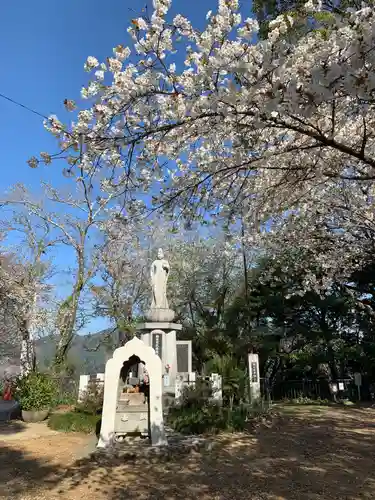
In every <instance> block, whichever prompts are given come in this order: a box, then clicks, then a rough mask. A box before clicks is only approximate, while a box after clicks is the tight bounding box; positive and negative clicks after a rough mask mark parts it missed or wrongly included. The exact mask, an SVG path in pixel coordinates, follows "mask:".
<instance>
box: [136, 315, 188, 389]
mask: <svg viewBox="0 0 375 500" xmlns="http://www.w3.org/2000/svg"><path fill="white" fill-rule="evenodd" d="M137 330H138V331H139V332H140V337H141V340H142V341H143V342H144V343H145V344H146V345H148V346H150V347H152V348H153V349H154V350H155V353H156V354H157V355H158V356H159V357H160V359H161V361H162V369H163V376H164V377H163V392H164V393H166V392H173V393H174V391H175V383H176V376H177V343H176V332H177V331H180V330H182V325H180V324H179V323H168V322H147V323H141V324H139V325H137ZM146 369H147V367H146Z"/></svg>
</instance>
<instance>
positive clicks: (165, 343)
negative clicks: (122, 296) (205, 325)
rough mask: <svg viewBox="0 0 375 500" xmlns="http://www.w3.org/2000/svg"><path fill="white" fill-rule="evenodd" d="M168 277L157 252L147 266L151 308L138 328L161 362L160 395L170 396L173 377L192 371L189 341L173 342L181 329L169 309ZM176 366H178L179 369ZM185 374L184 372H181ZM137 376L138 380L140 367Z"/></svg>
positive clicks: (144, 340)
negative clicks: (161, 380) (148, 268)
mask: <svg viewBox="0 0 375 500" xmlns="http://www.w3.org/2000/svg"><path fill="white" fill-rule="evenodd" d="M169 273H170V265H169V262H168V260H166V259H165V258H164V252H163V250H162V249H161V248H159V250H158V253H157V258H156V260H154V261H153V262H152V264H151V268H150V281H151V291H152V296H151V306H150V309H149V310H148V311H147V312H146V315H145V316H146V319H147V321H146V322H145V323H142V324H139V325H138V326H137V330H138V331H139V332H140V337H141V340H142V341H143V342H144V343H145V344H146V345H148V346H150V347H152V348H153V349H154V350H155V352H156V354H157V355H158V356H159V357H160V359H161V361H162V369H163V392H164V393H174V392H175V384H176V377H177V373H186V374H188V373H189V372H191V371H192V361H191V360H192V351H191V341H177V339H176V334H177V332H178V331H180V330H182V325H181V324H179V323H174V322H173V319H174V317H175V313H174V311H173V310H172V309H170V308H169V304H168V299H167V282H168V277H169ZM179 365H180V366H179ZM185 370H186V371H185ZM138 375H139V376H142V367H141V370H140V373H139V374H138Z"/></svg>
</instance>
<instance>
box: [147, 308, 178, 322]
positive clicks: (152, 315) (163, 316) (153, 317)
mask: <svg viewBox="0 0 375 500" xmlns="http://www.w3.org/2000/svg"><path fill="white" fill-rule="evenodd" d="M174 317H175V312H174V311H172V309H149V310H148V311H147V312H146V318H147V319H148V320H149V321H155V322H158V323H160V322H162V321H167V322H169V321H173V319H174Z"/></svg>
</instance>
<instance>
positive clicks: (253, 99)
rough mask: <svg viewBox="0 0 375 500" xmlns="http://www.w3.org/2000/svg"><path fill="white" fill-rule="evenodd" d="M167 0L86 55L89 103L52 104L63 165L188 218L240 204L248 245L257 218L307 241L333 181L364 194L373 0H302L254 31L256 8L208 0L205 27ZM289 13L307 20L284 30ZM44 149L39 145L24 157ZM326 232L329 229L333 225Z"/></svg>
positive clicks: (336, 259)
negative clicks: (109, 44) (342, 2)
mask: <svg viewBox="0 0 375 500" xmlns="http://www.w3.org/2000/svg"><path fill="white" fill-rule="evenodd" d="M171 3H172V2H171V0H154V1H153V8H154V9H153V12H152V13H150V15H147V12H146V15H145V16H143V17H139V18H138V19H134V20H133V21H132V26H131V27H130V28H129V33H130V35H131V37H132V39H133V44H132V46H131V47H125V46H123V45H118V46H117V47H115V48H114V51H113V56H112V57H110V58H108V60H107V61H106V62H103V63H100V62H99V61H98V60H97V59H96V58H95V57H93V56H90V57H88V59H87V62H86V65H85V67H86V70H87V71H90V72H91V71H93V72H94V75H93V78H92V80H91V81H90V83H89V85H88V86H87V88H84V89H82V97H83V98H85V99H87V100H88V101H89V105H88V107H87V109H84V110H81V111H79V113H78V117H77V120H76V121H75V122H73V123H72V124H71V125H70V126H64V125H63V124H62V123H61V122H60V121H59V120H58V119H57V118H56V117H50V119H49V120H47V121H46V124H45V125H46V128H47V129H48V130H49V131H51V132H52V133H53V134H54V135H55V136H56V137H57V138H58V139H59V141H60V145H61V152H60V153H59V154H58V155H57V157H60V158H61V157H64V158H66V159H67V161H68V162H69V164H70V165H71V167H70V169H71V170H72V171H73V170H75V169H76V170H77V169H80V170H81V171H82V172H93V171H100V172H101V175H102V176H104V179H103V182H102V186H103V189H104V190H105V191H106V192H107V193H109V195H111V193H115V192H118V190H119V189H123V188H124V187H125V188H126V189H128V187H129V186H132V188H133V189H134V191H137V192H138V193H140V196H138V198H137V200H135V199H132V200H131V203H132V207H133V209H136V210H139V211H141V210H142V205H144V203H145V201H144V200H145V199H146V197H145V196H143V195H142V194H145V193H146V194H147V193H149V197H151V196H152V198H153V207H154V209H157V208H163V209H164V210H165V211H167V212H168V213H169V214H171V215H172V216H174V217H184V218H185V220H187V221H188V222H189V221H191V220H194V219H198V220H201V221H202V222H207V214H209V218H210V219H211V220H212V219H215V218H217V217H223V216H225V217H229V218H231V219H232V220H233V222H236V221H237V220H238V216H239V214H241V215H242V217H243V221H244V224H245V227H246V233H245V234H244V238H243V239H244V241H245V242H246V245H248V246H254V245H259V243H260V241H261V243H262V244H263V239H264V228H265V225H267V226H268V227H267V233H270V228H272V229H273V235H274V241H275V238H276V235H279V236H280V242H281V241H284V240H285V238H288V237H290V238H291V239H292V240H294V239H296V238H299V239H301V237H302V236H301V235H303V236H305V235H306V232H308V234H309V236H308V237H307V238H306V244H307V242H315V241H316V236H315V234H314V230H315V229H317V230H318V234H319V231H320V223H321V221H322V220H323V219H324V221H326V222H327V221H329V219H330V218H331V217H332V216H333V217H336V213H337V212H336V208H335V207H337V206H340V205H341V201H340V200H341V194H340V193H337V192H336V191H337V189H336V187H337V186H338V188H339V189H340V186H341V184H342V183H343V182H345V183H347V185H348V186H351V185H354V186H355V189H354V191H353V193H355V194H353V195H351V197H350V198H351V202H352V203H353V206H354V210H355V211H356V212H357V211H358V210H361V208H359V207H360V205H361V203H360V202H359V200H360V199H362V197H363V194H362V193H363V190H365V191H366V193H367V194H366V196H367V200H372V197H373V190H374V180H375V173H374V169H375V157H374V144H375V143H374V120H375V107H374V89H375V79H374V76H373V75H374V74H375V73H374V63H375V52H374V42H375V38H374V37H375V30H374V26H375V14H374V10H373V8H372V7H371V2H370V3H368V4H367V3H366V2H365V3H363V4H362V5H361V7H360V8H358V10H355V9H353V8H352V9H347V10H340V11H337V12H336V11H334V12H330V13H327V12H321V11H320V9H321V6H320V4H319V2H315V0H310V1H309V2H308V3H307V4H306V5H305V7H304V14H303V16H304V17H302V19H301V18H299V19H298V20H296V19H295V18H294V17H293V16H289V15H286V16H284V15H282V16H279V17H277V18H276V19H274V20H273V21H272V22H271V23H270V25H269V33H268V37H267V39H266V40H263V41H256V37H257V33H258V23H257V21H255V20H254V19H251V18H248V19H242V17H241V14H240V12H239V2H238V0H218V7H217V11H216V12H214V13H213V12H209V13H208V14H207V26H206V28H205V29H204V30H203V31H199V30H197V29H195V28H194V27H193V26H192V24H191V22H190V21H189V20H188V19H186V18H185V17H183V16H182V15H176V16H175V17H174V18H172V17H171V16H170V7H171ZM307 21H309V22H307ZM296 22H300V23H301V22H302V24H303V23H305V24H304V25H305V26H306V29H305V31H304V32H303V34H302V35H301V36H298V37H294V36H289V34H290V33H291V30H293V29H294V24H295V23H296ZM181 59H184V65H183V66H182V65H181V64H180V63H179V61H180V60H181ZM108 79H110V81H111V83H110V84H108V83H107V81H108ZM66 104H67V107H68V108H69V109H74V107H75V103H74V102H73V101H66ZM52 158H53V157H52V156H50V155H48V154H47V153H43V154H42V155H41V158H38V159H37V158H32V159H31V160H30V162H29V163H30V166H32V167H36V166H37V165H38V163H39V162H40V161H42V162H43V161H44V162H50V161H51V160H52ZM348 189H349V190H350V189H351V188H350V187H348ZM157 192H160V195H155V193H157ZM353 197H354V198H355V199H353ZM367 203H369V205H368V207H369V208H368V210H369V211H371V206H372V201H367ZM365 206H367V205H366V204H365ZM312 207H313V210H312ZM349 210H350V211H351V210H352V207H350V208H349ZM343 213H344V211H343V210H341V211H339V215H340V218H341V221H340V224H341V223H344V222H345V224H344V226H340V227H341V228H342V230H344V231H345V232H347V233H348V235H354V234H355V233H356V232H357V225H356V224H357V222H358V218H357V217H356V218H355V219H353V218H351V217H348V216H344V215H343ZM348 213H349V212H348ZM296 214H297V216H296ZM332 214H334V215H332ZM358 215H360V214H358ZM281 219H282V220H281ZM296 219H298V224H300V225H301V226H303V228H304V230H303V231H302V233H299V236H296V234H297V233H296V228H297V226H296V222H295V220H296ZM280 220H281V222H280ZM348 226H349V230H348ZM280 227H281V228H282V230H281V229H280ZM309 227H310V228H311V230H308V228H309ZM298 231H299V229H298ZM326 234H327V235H328V236H329V241H334V240H332V238H336V237H337V235H338V231H336V232H335V231H332V230H331V231H330V232H329V233H326ZM288 235H289V236H288ZM259 236H260V238H261V239H260V241H259ZM340 238H341V235H339V237H338V241H342V238H341V239H340ZM345 238H346V236H345ZM345 238H344V239H345ZM348 238H349V240H350V238H351V237H350V236H348ZM314 244H315V243H314ZM314 248H316V247H314V246H313V249H314ZM345 248H346V250H348V251H349V252H350V248H351V247H350V245H349V246H346V247H345ZM331 250H332V251H330V252H328V253H327V263H328V261H329V264H328V265H329V266H330V268H331V270H332V275H335V274H336V270H337V273H338V274H339V275H340V272H341V271H340V269H341V267H342V261H341V260H340V259H341V257H342V254H343V253H346V250H343V249H341V247H340V245H339V244H338V243H334V242H332V244H331ZM314 251H315V250H314ZM313 253H314V252H313ZM354 261H355V258H354V257H353V258H351V259H348V258H347V259H346V261H345V262H346V264H347V265H351V263H353V262H354ZM336 268H337V269H336Z"/></svg>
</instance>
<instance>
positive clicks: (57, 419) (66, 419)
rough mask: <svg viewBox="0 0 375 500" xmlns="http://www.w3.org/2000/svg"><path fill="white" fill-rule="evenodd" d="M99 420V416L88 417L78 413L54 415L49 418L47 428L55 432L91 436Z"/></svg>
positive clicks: (85, 414) (86, 414)
mask: <svg viewBox="0 0 375 500" xmlns="http://www.w3.org/2000/svg"><path fill="white" fill-rule="evenodd" d="M99 420H100V415H90V414H89V413H82V412H79V411H72V412H68V413H54V414H52V415H51V416H50V417H49V420H48V427H50V428H51V429H53V430H55V431H62V432H83V433H85V434H93V433H95V432H96V429H97V426H98V422H99Z"/></svg>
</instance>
